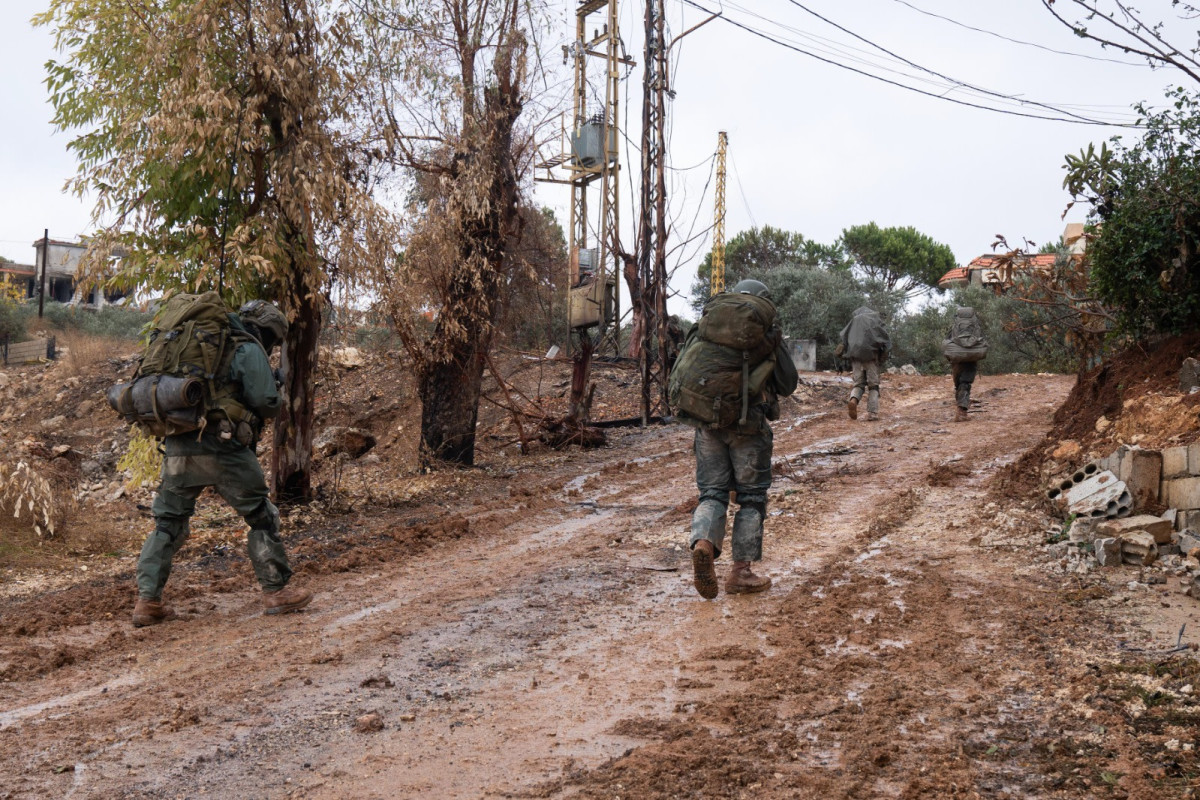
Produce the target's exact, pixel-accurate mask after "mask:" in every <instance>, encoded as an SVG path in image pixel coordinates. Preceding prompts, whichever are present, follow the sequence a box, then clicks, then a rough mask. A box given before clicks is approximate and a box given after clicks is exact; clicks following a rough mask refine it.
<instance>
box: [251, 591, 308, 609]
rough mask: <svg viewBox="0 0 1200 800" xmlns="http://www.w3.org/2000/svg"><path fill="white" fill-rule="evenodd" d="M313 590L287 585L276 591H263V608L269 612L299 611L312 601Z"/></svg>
mask: <svg viewBox="0 0 1200 800" xmlns="http://www.w3.org/2000/svg"><path fill="white" fill-rule="evenodd" d="M312 598H313V596H312V592H310V591H308V590H307V589H293V588H291V587H290V586H285V587H284V588H282V589H279V590H278V591H275V592H265V591H264V592H263V608H264V609H265V610H266V613H268V614H286V613H287V612H289V611H299V610H300V609H302V608H304V607H305V606H306V605H308V604H309V603H310V602H312Z"/></svg>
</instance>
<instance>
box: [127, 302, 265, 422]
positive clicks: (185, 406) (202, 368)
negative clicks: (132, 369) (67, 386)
mask: <svg viewBox="0 0 1200 800" xmlns="http://www.w3.org/2000/svg"><path fill="white" fill-rule="evenodd" d="M249 341H253V339H252V338H251V337H250V336H249V334H248V333H246V332H245V331H243V330H241V329H240V328H239V327H236V326H235V324H234V321H233V319H232V318H231V316H230V313H229V309H228V308H226V307H225V303H224V301H223V300H222V299H221V296H220V295H219V294H217V293H216V292H204V293H203V294H176V295H174V296H172V297H171V298H170V299H169V300H167V301H166V302H165V303H164V304H163V306H162V308H160V309H159V311H158V313H157V314H156V315H155V317H154V322H153V323H152V325H151V331H150V337H149V341H148V343H147V345H146V350H145V352H144V353H143V354H142V358H141V363H140V364H139V366H138V369H137V372H136V373H134V379H133V382H132V383H125V384H118V385H116V386H114V387H112V388H111V389H110V390H109V391H108V402H109V405H111V406H112V407H113V408H114V409H116V410H117V411H118V412H119V413H120V414H122V415H123V416H124V417H125V419H126V420H127V421H128V422H130V423H133V424H136V425H138V426H139V427H141V428H142V429H143V430H144V431H146V432H147V433H149V434H150V435H152V436H158V437H163V436H174V435H176V434H180V433H188V432H190V431H195V430H203V429H204V428H205V426H206V425H207V424H208V422H209V421H210V420H212V419H228V420H230V421H231V422H232V423H235V424H236V423H238V422H242V421H246V420H248V418H249V417H250V416H251V412H250V411H249V410H248V409H247V408H246V407H245V406H243V405H242V404H241V402H240V401H239V400H238V390H237V387H235V386H233V385H232V383H230V381H229V380H228V376H229V369H230V365H231V362H232V360H233V353H234V351H235V350H236V349H237V347H238V345H240V344H241V343H243V342H249Z"/></svg>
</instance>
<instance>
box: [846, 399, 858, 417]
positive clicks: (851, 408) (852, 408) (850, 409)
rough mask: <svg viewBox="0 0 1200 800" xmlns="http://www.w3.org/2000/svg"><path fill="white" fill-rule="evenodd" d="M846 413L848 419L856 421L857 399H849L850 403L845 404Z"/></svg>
mask: <svg viewBox="0 0 1200 800" xmlns="http://www.w3.org/2000/svg"><path fill="white" fill-rule="evenodd" d="M846 413H847V414H849V415H850V419H858V398H857V397H851V398H850V402H848V403H846Z"/></svg>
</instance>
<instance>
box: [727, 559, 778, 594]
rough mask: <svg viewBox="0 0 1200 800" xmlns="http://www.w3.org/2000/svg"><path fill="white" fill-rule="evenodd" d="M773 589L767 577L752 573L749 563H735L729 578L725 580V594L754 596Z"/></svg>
mask: <svg viewBox="0 0 1200 800" xmlns="http://www.w3.org/2000/svg"><path fill="white" fill-rule="evenodd" d="M770 587H771V579H770V578H768V577H767V576H766V575H755V574H754V573H753V572H751V571H750V562H749V561H735V562H733V569H732V570H731V571H730V573H729V577H727V578H725V594H752V593H754V592H765V591H766V590H767V589H769V588H770Z"/></svg>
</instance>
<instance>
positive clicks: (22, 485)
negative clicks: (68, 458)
mask: <svg viewBox="0 0 1200 800" xmlns="http://www.w3.org/2000/svg"><path fill="white" fill-rule="evenodd" d="M0 511H2V512H4V513H5V514H8V515H11V517H12V518H13V519H15V520H18V521H20V522H22V523H24V522H27V523H28V524H29V525H30V526H31V527H32V528H33V532H34V533H36V534H37V536H38V538H39V539H50V538H53V537H54V534H55V532H56V531H57V529H58V523H59V522H61V517H62V514H63V508H62V507H61V506H60V505H59V504H58V503H57V502H56V498H55V494H54V490H53V488H52V487H51V485H50V481H48V480H46V478H45V477H43V476H42V475H41V474H39V473H38V472H37V470H35V469H34V468H33V467H31V466H29V464H28V463H27V462H25V461H18V462H17V463H15V464H13V463H6V462H0Z"/></svg>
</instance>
